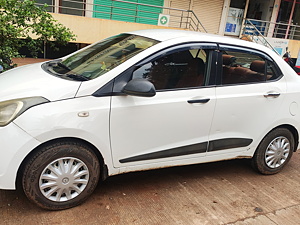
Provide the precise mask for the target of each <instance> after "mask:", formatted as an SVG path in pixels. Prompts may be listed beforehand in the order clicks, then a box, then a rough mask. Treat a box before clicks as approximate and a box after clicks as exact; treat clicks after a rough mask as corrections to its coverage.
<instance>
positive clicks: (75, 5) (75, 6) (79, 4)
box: [59, 0, 85, 16]
mask: <svg viewBox="0 0 300 225" xmlns="http://www.w3.org/2000/svg"><path fill="white" fill-rule="evenodd" d="M84 9H85V0H72V1H65V0H61V1H60V7H59V12H60V13H63V14H70V15H77V16H84V14H85V10H84Z"/></svg>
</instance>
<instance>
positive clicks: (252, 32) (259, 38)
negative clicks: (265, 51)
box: [242, 19, 279, 54]
mask: <svg viewBox="0 0 300 225" xmlns="http://www.w3.org/2000/svg"><path fill="white" fill-rule="evenodd" d="M263 32H264V30H261V29H259V28H258V27H256V26H255V25H254V24H253V23H252V22H251V20H248V19H246V20H245V23H244V27H243V31H242V35H246V36H247V38H248V39H250V40H251V41H253V42H256V43H259V44H262V45H264V46H266V47H269V48H271V49H272V50H273V51H274V52H276V53H277V54H279V53H278V52H277V51H276V49H275V48H274V47H273V46H272V45H271V44H270V43H269V42H268V40H267V39H266V37H265V36H264V33H263Z"/></svg>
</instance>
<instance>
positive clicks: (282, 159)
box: [252, 128, 295, 174]
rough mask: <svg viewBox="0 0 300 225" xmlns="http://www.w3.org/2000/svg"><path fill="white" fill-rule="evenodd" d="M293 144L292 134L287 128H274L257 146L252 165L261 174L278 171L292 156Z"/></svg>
mask: <svg viewBox="0 0 300 225" xmlns="http://www.w3.org/2000/svg"><path fill="white" fill-rule="evenodd" d="M294 145H295V144H294V136H293V135H292V133H291V132H290V131H289V130H287V129H285V128H278V129H275V130H273V131H271V132H270V133H269V134H268V135H267V136H266V137H265V138H264V139H263V140H262V142H261V143H260V145H259V146H258V148H257V150H256V152H255V154H254V156H253V158H252V166H253V167H254V169H256V170H257V171H258V172H260V173H262V174H275V173H278V172H279V171H281V170H282V169H283V167H284V166H285V165H286V164H287V163H288V161H289V160H290V158H291V157H292V154H293V151H294Z"/></svg>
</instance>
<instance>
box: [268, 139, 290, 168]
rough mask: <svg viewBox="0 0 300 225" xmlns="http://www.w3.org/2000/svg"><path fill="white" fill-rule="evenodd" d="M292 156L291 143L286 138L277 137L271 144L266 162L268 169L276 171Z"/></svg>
mask: <svg viewBox="0 0 300 225" xmlns="http://www.w3.org/2000/svg"><path fill="white" fill-rule="evenodd" d="M289 154H290V142H289V140H288V139H287V138H286V137H277V138H275V139H274V140H273V141H271V143H270V144H269V146H268V148H267V150H266V154H265V162H266V164H267V165H268V167H270V168H272V169H274V168H277V167H279V166H281V165H282V164H284V162H285V161H286V160H287V158H288V156H289Z"/></svg>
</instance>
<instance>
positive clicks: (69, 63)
mask: <svg viewBox="0 0 300 225" xmlns="http://www.w3.org/2000/svg"><path fill="white" fill-rule="evenodd" d="M156 43H158V41H156V40H153V39H150V38H146V37H142V36H137V35H131V34H120V35H117V36H113V37H110V38H107V39H105V40H103V41H101V42H98V43H96V44H94V45H91V46H90V47H88V48H86V49H84V50H82V51H79V52H78V53H75V54H74V55H71V56H70V57H68V58H66V59H64V60H62V61H61V60H59V61H52V62H48V63H47V64H45V66H44V67H43V68H44V69H45V70H46V71H48V72H50V73H51V74H54V75H56V76H61V77H63V78H65V79H72V80H79V81H85V80H91V79H94V78H97V77H99V76H101V75H102V74H104V73H106V72H107V71H110V70H112V69H113V68H115V67H116V66H118V65H119V64H121V63H123V62H125V61H126V60H128V59H130V58H131V57H133V56H135V55H136V54H138V53H140V52H142V51H143V50H145V49H147V48H149V47H151V46H153V45H155V44H156Z"/></svg>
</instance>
